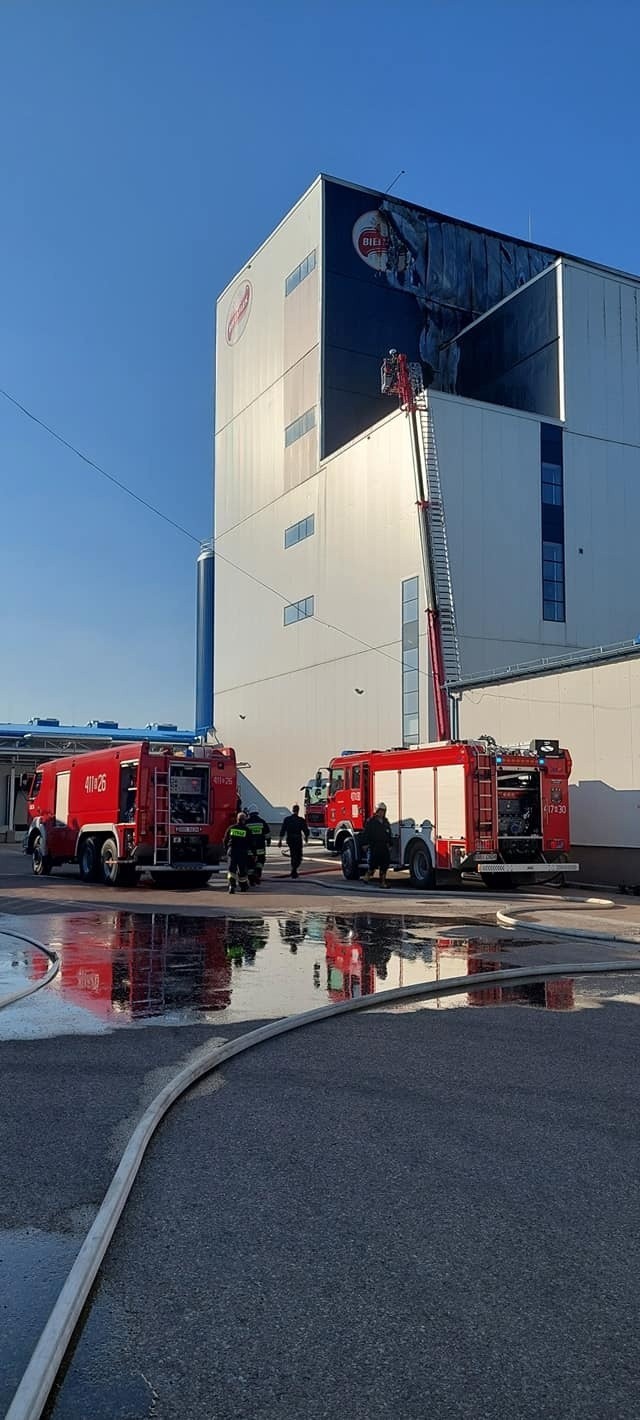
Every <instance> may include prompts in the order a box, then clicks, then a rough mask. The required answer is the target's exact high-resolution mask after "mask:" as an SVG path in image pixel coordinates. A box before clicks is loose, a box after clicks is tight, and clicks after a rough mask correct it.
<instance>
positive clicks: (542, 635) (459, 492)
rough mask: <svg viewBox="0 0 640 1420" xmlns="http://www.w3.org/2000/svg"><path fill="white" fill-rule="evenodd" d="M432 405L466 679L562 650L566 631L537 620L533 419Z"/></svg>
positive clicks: (536, 428) (433, 398)
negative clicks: (552, 648)
mask: <svg viewBox="0 0 640 1420" xmlns="http://www.w3.org/2000/svg"><path fill="white" fill-rule="evenodd" d="M430 403H431V408H432V412H433V419H434V428H435V434H436V441H437V446H438V458H439V463H440V476H441V480H442V488H443V495H444V504H445V514H446V522H447V536H448V541H449V552H450V558H451V569H452V578H453V594H454V601H455V608H456V617H457V623H458V631H459V635H460V640H461V651H462V666H463V672H464V673H466V674H472V673H476V672H481V671H483V670H490V669H493V668H495V667H496V666H499V665H504V664H505V661H506V660H511V659H514V658H515V659H516V660H525V659H527V657H533V656H535V655H536V654H537V653H538V654H539V653H541V651H542V648H545V647H546V648H548V646H549V645H552V646H555V645H558V644H560V645H562V644H564V642H565V641H566V630H565V627H564V626H562V625H557V624H555V623H550V622H544V621H543V620H542V541H541V501H540V423H539V421H538V419H536V418H534V417H532V416H530V415H526V414H520V413H515V412H513V411H511V410H508V411H507V410H500V409H496V408H492V407H490V406H488V405H482V404H479V403H476V402H474V401H471V400H461V399H454V398H452V397H451V396H446V395H441V394H431V395H430ZM507 648H508V649H507ZM538 648H540V651H538Z"/></svg>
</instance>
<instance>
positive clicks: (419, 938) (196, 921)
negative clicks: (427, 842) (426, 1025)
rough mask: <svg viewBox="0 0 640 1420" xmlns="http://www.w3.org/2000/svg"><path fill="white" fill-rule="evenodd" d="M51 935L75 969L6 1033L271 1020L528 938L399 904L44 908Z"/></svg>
mask: <svg viewBox="0 0 640 1420" xmlns="http://www.w3.org/2000/svg"><path fill="white" fill-rule="evenodd" d="M38 935H39V936H40V937H41V938H42V940H43V941H45V942H46V943H47V944H48V945H50V946H52V947H53V948H54V949H55V950H56V951H57V952H58V953H59V954H60V957H61V963H62V964H61V970H60V973H59V975H58V977H57V978H56V980H55V981H54V982H53V983H52V985H51V986H49V987H48V988H47V989H46V990H45V991H42V992H38V993H37V994H36V995H35V996H34V997H31V998H29V1000H27V1001H25V1002H23V1003H20V1004H18V1005H16V1006H11V1007H9V1008H7V1010H6V1011H4V1012H2V1015H0V1038H2V1039H5V1040H6V1039H12V1038H13V1039H15V1038H27V1037H37V1036H49V1035H59V1034H69V1033H72V1034H75V1033H84V1034H86V1033H93V1032H100V1031H104V1030H113V1029H117V1028H119V1027H127V1026H132V1025H145V1024H147V1025H148V1024H169V1025H176V1024H191V1025H192V1024H206V1023H208V1022H211V1021H213V1020H215V1021H216V1022H220V1020H222V1021H227V1022H234V1023H235V1022H239V1021H244V1020H257V1019H270V1018H274V1017H277V1016H281V1015H286V1014H291V1013H293V1012H296V1011H303V1010H308V1009H310V1008H312V1007H314V1006H320V1005H323V1004H324V1003H326V1002H327V1001H334V1002H337V1001H344V1000H348V999H351V998H354V997H357V996H362V995H369V994H372V993H376V992H379V991H384V990H386V989H388V988H390V987H397V986H406V985H411V984H414V983H418V982H423V981H426V982H437V981H439V980H444V979H446V978H449V977H452V976H468V977H470V978H471V977H473V976H477V975H478V974H479V973H480V972H491V971H495V970H497V969H498V968H500V967H511V966H518V965H519V964H521V960H522V959H521V958H520V959H519V956H518V951H517V946H518V945H519V944H518V943H517V941H516V940H515V939H514V938H505V937H502V938H500V937H498V935H497V934H494V936H493V938H492V937H490V935H489V934H488V933H487V934H486V935H484V936H480V935H474V936H472V935H466V934H465V930H464V927H462V926H460V927H457V928H452V929H451V931H450V932H449V933H448V934H447V935H443V934H442V932H440V934H438V933H437V929H434V928H433V927H432V926H430V925H429V924H428V923H425V921H424V919H423V918H421V917H413V916H410V915H404V914H393V913H392V914H389V915H387V916H380V915H379V914H373V913H372V914H366V913H355V914H346V915H342V914H341V915H336V914H327V913H322V912H314V911H308V912H305V911H297V910H296V911H292V912H290V913H288V914H284V913H282V914H280V915H277V916H276V915H273V916H264V915H257V914H256V915H251V916H249V915H247V916H244V917H236V916H234V917H231V916H229V917H222V916H217V917H212V916H207V917H198V916H193V917H192V916H185V915H183V914H178V913H158V912H155V913H141V912H127V911H117V912H91V913H72V914H58V915H55V916H53V915H52V916H42V917H41V918H40V919H39V925H38ZM18 945H19V944H15V946H16V951H15V952H14V955H13V957H11V960H12V961H13V960H14V959H15V962H16V965H11V966H8V967H7V970H8V971H12V972H14V973H15V976H14V978H13V979H17V977H18V976H19V974H20V972H22V979H37V978H38V976H42V975H43V974H44V972H45V971H46V969H47V961H46V958H45V957H44V956H42V955H41V954H40V953H38V952H33V953H32V954H30V953H28V952H26V953H25V951H24V948H23V947H22V945H20V950H19V952H18V950H17V947H18ZM4 960H5V963H6V962H8V961H9V960H10V957H9V956H6V955H5V958H4ZM638 986H639V989H640V982H639V983H638ZM585 989H586V991H587V994H588V991H589V988H588V987H587V988H585ZM616 989H622V988H621V987H620V988H616ZM580 990H581V992H582V994H583V995H584V991H583V988H582V987H581V988H580ZM612 990H613V988H612ZM425 1004H427V1003H425ZM429 1004H430V1005H431V1006H432V1007H433V1008H435V1009H442V1008H444V1007H452V1006H457V1007H460V1006H462V1005H464V1006H466V1005H468V1006H473V1007H475V1008H479V1007H481V1006H496V1005H508V1004H519V1005H528V1006H534V1007H543V1008H547V1009H553V1010H565V1011H566V1010H569V1009H571V1008H572V1006H574V1005H575V1004H576V987H575V984H574V983H573V982H572V981H571V980H569V979H567V980H563V981H551V982H547V983H535V984H534V985H530V986H525V985H520V984H518V985H515V986H499V985H496V987H495V988H494V987H492V986H491V985H490V984H487V985H486V986H484V987H482V988H481V989H480V990H477V991H469V992H468V993H467V992H463V993H462V994H460V995H458V996H453V997H441V998H436V999H435V1000H433V1001H431V1002H430V1003H429Z"/></svg>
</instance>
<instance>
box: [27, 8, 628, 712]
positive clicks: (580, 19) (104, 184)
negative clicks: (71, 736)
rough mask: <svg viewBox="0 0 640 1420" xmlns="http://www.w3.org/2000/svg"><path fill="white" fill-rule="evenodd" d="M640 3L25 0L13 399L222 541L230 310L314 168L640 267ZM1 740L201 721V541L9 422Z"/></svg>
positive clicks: (197, 529) (186, 522) (200, 533)
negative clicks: (217, 509)
mask: <svg viewBox="0 0 640 1420" xmlns="http://www.w3.org/2000/svg"><path fill="white" fill-rule="evenodd" d="M639 40H640V18H639V16H638V12H637V7H636V6H635V5H634V4H633V3H632V0H629V3H628V4H627V3H621V0H613V2H612V3H609V4H608V5H607V6H606V7H605V6H602V5H601V4H599V3H592V0H557V3H553V0H540V3H539V4H537V5H536V6H534V5H531V4H528V3H524V0H504V3H495V0H483V3H482V4H480V3H479V0H431V3H429V0H423V3H422V4H419V5H415V6H413V7H409V6H401V7H399V6H395V5H391V4H389V3H388V0H387V3H386V4H381V3H379V0H370V3H368V4H365V3H360V0H358V2H357V3H354V2H353V0H342V3H341V4H339V3H335V0H329V3H324V4H323V5H322V6H320V5H314V6H311V5H304V4H294V3H290V0H272V3H271V4H270V5H267V4H265V3H261V4H256V3H254V0H249V3H245V4H244V5H241V6H240V5H230V4H226V3H225V4H223V3H221V0H220V3H214V0H3V3H2V5H1V6H0V126H1V131H2V145H1V149H0V154H1V157H0V162H1V167H2V172H1V187H0V191H1V194H2V208H1V213H2V215H1V218H0V292H1V298H0V312H1V319H0V385H2V386H3V387H4V388H6V389H8V390H9V391H10V392H11V393H12V394H13V395H15V397H16V398H17V399H19V400H20V401H21V402H22V403H24V404H25V405H27V406H28V407H30V408H31V409H33V410H34V411H35V412H36V413H37V414H38V415H39V416H40V417H41V418H42V419H44V420H45V421H46V422H47V423H49V424H51V425H53V426H54V427H55V428H56V429H58V430H59V431H60V433H61V434H63V435H64V437H65V438H67V439H69V440H70V441H71V442H72V443H75V444H76V445H78V446H79V447H80V448H81V449H83V450H84V451H85V452H86V453H87V454H89V455H90V456H91V457H92V458H94V459H95V460H97V462H99V463H101V464H103V465H104V466H105V467H106V468H107V469H109V471H110V472H112V473H113V474H114V475H115V476H116V477H119V478H121V479H122V480H124V481H125V482H128V483H130V484H131V485H132V486H133V487H134V488H135V489H136V490H137V491H138V492H139V493H140V494H141V495H142V496H143V497H146V498H148V499H150V500H151V501H152V502H154V503H157V504H158V505H159V506H160V507H161V508H163V509H164V510H165V511H166V512H167V513H168V514H169V515H171V516H174V517H175V518H176V520H177V521H178V522H179V523H181V524H182V525H183V526H185V527H186V528H188V529H189V530H191V531H192V532H193V533H194V535H195V536H196V537H198V538H206V537H208V536H209V535H210V531H211V504H212V496H211V495H212V405H213V382H212V368H213V309H214V302H215V298H216V294H217V292H218V291H219V290H220V289H221V288H222V287H223V286H224V285H225V284H226V282H227V281H228V280H229V279H230V277H231V276H232V275H233V274H234V272H235V270H236V269H237V268H238V267H239V266H241V265H242V264H243V262H244V261H245V260H246V258H247V257H248V256H249V255H250V253H251V251H252V250H253V249H254V248H255V247H256V246H257V245H258V244H259V243H260V242H261V241H262V240H263V239H264V237H265V236H266V235H267V234H268V232H269V231H270V230H271V228H272V227H273V226H274V225H275V224H276V222H277V221H278V220H279V219H280V217H281V216H282V215H283V213H284V212H285V211H286V210H287V208H288V207H289V206H290V205H291V204H292V202H293V201H294V200H295V199H296V198H297V197H298V196H299V195H300V193H301V192H302V191H303V190H304V189H305V188H306V187H307V186H308V185H309V183H310V182H311V181H312V180H313V178H314V177H315V175H316V174H317V172H319V171H325V172H329V173H333V174H335V175H337V176H340V177H344V178H347V179H349V180H352V181H354V182H358V183H362V184H364V185H370V186H372V187H381V188H385V187H386V186H387V185H388V184H389V183H390V182H391V181H392V179H393V178H394V176H395V174H396V173H397V172H398V170H399V169H400V168H405V169H406V175H405V176H404V177H403V178H401V180H400V182H399V183H398V184H397V185H396V187H395V188H394V192H395V193H396V194H397V195H398V196H403V197H407V198H410V199H414V200H415V201H417V202H420V203H422V204H424V205H426V206H431V207H434V208H436V209H439V210H441V211H445V212H451V213H453V214H455V215H457V216H460V217H466V218H469V219H470V220H472V221H475V222H478V223H482V224H486V225H487V226H490V227H496V228H498V229H500V230H504V231H506V232H509V233H512V234H514V235H522V236H526V234H527V225H528V217H529V212H531V216H532V226H533V237H534V240H537V241H539V242H542V243H546V244H548V245H550V246H557V247H559V248H561V249H566V250H568V251H571V252H574V253H576V254H583V255H586V256H589V257H591V258H593V259H594V260H597V261H602V262H606V263H608V264H610V265H614V266H620V267H623V268H625V269H626V270H630V271H639V270H640V251H639V249H638V248H639V243H638V216H639V210H638V209H639V205H640V200H639V198H638V182H637V177H636V175H635V174H636V169H637V146H638V127H639V122H638V108H637V53H638V41H639ZM0 478H1V487H2V501H1V505H0V506H1V509H2V515H1V516H2V522H1V532H0V546H1V557H0V719H13V720H18V719H23V718H26V717H28V716H29V715H32V714H40V715H51V714H57V715H59V716H60V717H61V718H62V719H68V720H75V721H79V722H82V721H85V720H88V719H90V718H93V717H94V716H105V717H113V718H114V719H118V720H119V721H120V723H122V724H125V723H143V724H144V723H146V722H147V720H155V719H159V720H167V719H172V720H175V719H177V720H178V721H179V722H180V723H181V724H191V723H192V715H193V661H194V645H193V640H194V638H193V627H194V586H195V556H196V554H197V547H196V546H195V544H194V543H192V542H190V541H189V540H188V539H187V538H185V537H182V536H180V535H179V534H178V533H176V532H174V531H172V530H171V529H170V528H168V527H167V526H166V525H165V524H163V523H162V522H160V521H159V520H157V519H155V518H154V517H152V516H151V515H150V514H149V513H147V512H145V511H144V510H143V509H142V508H140V507H138V506H137V505H136V504H135V503H133V502H132V501H131V500H129V499H127V498H126V497H124V496H123V495H122V494H120V493H119V492H118V491H117V490H116V489H114V488H112V487H110V486H109V485H108V484H106V483H105V482H104V481H103V480H102V479H100V478H99V477H98V476H97V475H95V474H93V473H92V472H90V470H89V469H87V468H86V467H85V466H84V465H83V464H82V463H80V462H79V461H78V460H77V459H75V458H74V457H73V456H72V455H71V454H70V453H68V452H66V451H65V450H63V449H61V448H60V447H59V446H58V445H57V444H56V443H55V442H54V441H53V440H51V439H50V438H49V437H48V436H47V435H46V434H45V433H44V432H43V431H41V430H39V429H38V428H36V427H35V426H34V425H33V424H31V423H30V422H29V421H28V420H26V419H25V418H24V416H23V415H21V414H20V413H19V412H18V411H17V410H15V409H14V408H13V407H12V406H10V405H9V404H7V403H6V401H5V400H3V399H0Z"/></svg>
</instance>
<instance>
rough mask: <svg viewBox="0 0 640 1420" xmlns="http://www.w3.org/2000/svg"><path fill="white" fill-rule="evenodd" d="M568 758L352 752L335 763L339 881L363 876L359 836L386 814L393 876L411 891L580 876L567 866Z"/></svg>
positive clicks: (334, 844) (553, 750) (333, 842)
mask: <svg viewBox="0 0 640 1420" xmlns="http://www.w3.org/2000/svg"><path fill="white" fill-rule="evenodd" d="M570 773H571V757H570V755H569V754H568V752H567V750H565V749H561V748H560V746H559V744H558V742H557V740H534V741H532V743H531V744H530V745H527V746H523V745H517V746H511V747H500V746H498V745H496V744H495V742H494V741H493V740H491V739H490V738H488V737H487V738H486V739H481V740H478V741H472V740H457V741H451V742H449V743H444V744H442V743H439V744H435V745H424V746H422V747H421V748H417V749H391V750H368V751H353V752H350V753H349V754H347V755H345V754H343V755H340V756H339V757H338V758H337V759H334V760H332V761H331V779H330V783H329V801H328V805H327V847H328V848H329V849H330V850H331V851H333V852H335V853H339V854H340V855H341V857H342V871H343V873H344V876H345V878H349V879H354V878H358V877H359V876H360V871H361V866H362V864H363V849H362V846H361V840H362V830H363V828H364V825H365V823H366V821H367V819H368V818H369V816H370V814H372V813H373V811H374V809H375V807H376V804H379V803H381V802H383V803H385V804H386V806H387V818H388V819H389V822H390V824H391V831H392V846H391V866H392V868H393V869H394V870H396V871H401V870H402V869H405V868H408V870H409V875H410V877H411V881H412V883H413V884H414V886H415V887H419V888H431V887H434V886H435V883H436V874H449V875H451V874H456V875H457V876H458V877H459V876H461V875H462V874H474V875H475V876H480V877H481V878H482V880H483V882H485V883H486V884H487V885H488V886H491V887H499V886H503V887H506V886H509V887H513V886H515V885H516V884H517V883H518V882H520V881H523V882H529V883H531V882H532V881H536V880H545V879H548V878H549V877H550V876H551V875H552V874H558V873H563V874H564V873H567V872H577V870H578V865H577V863H569V861H568V853H569V846H570V838H569V775H570Z"/></svg>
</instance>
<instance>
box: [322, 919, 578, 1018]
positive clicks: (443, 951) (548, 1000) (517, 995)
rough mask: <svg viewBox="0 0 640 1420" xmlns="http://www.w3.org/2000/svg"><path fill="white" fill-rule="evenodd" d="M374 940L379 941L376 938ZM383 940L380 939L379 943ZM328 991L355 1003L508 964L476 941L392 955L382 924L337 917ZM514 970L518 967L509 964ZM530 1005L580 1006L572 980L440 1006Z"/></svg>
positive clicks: (498, 990)
mask: <svg viewBox="0 0 640 1420" xmlns="http://www.w3.org/2000/svg"><path fill="white" fill-rule="evenodd" d="M382 932H383V933H384V935H385V937H386V939H387V940H393V937H394V934H393V932H389V924H388V923H387V924H386V926H384V925H383V926H382ZM372 938H373V939H372ZM376 938H377V940H376ZM325 948H326V962H327V992H328V995H329V997H330V999H331V1000H332V1001H349V1000H353V999H355V998H356V997H359V996H372V995H375V993H376V992H377V991H386V990H388V989H389V988H391V987H397V986H409V985H413V984H417V983H419V982H434V983H435V982H438V981H442V980H445V979H446V980H449V979H450V978H451V977H456V976H469V977H473V976H476V975H480V974H481V973H482V974H485V973H487V972H492V971H500V970H501V969H502V968H504V967H506V966H507V962H506V961H501V960H500V959H499V958H498V957H496V956H492V955H488V954H487V944H486V942H482V941H481V940H480V939H479V938H475V937H437V938H436V939H435V941H434V942H433V943H432V944H431V943H430V944H429V946H428V948H426V949H425V948H423V950H422V952H421V953H417V952H413V953H411V954H410V955H407V954H405V953H403V952H392V951H391V950H390V949H389V948H388V947H385V946H384V945H383V943H382V940H381V924H380V920H379V919H378V920H376V918H375V917H370V918H368V919H366V920H365V921H363V919H362V918H361V917H359V918H358V926H357V928H356V927H354V925H353V919H351V920H349V919H347V918H344V919H342V918H339V917H336V918H333V919H331V920H330V922H329V924H328V925H327V928H326V931H325ZM509 965H512V963H509ZM461 1001H464V1003H465V1004H466V1005H469V1006H497V1005H507V1004H511V1005H523V1006H525V1005H528V1006H542V1007H545V1008H546V1009H548V1010H554V1011H569V1010H571V1009H572V1007H573V1004H574V984H573V981H572V980H571V979H565V978H562V979H557V980H555V981H537V982H530V983H528V984H524V983H523V984H521V983H518V982H516V983H511V984H508V985H503V986H495V987H490V986H484V987H480V988H478V990H475V991H474V990H471V991H469V992H468V993H467V995H466V996H465V995H464V993H462V992H461V993H459V994H457V995H455V996H450V997H443V998H442V1001H441V1002H440V1001H437V1004H442V1005H447V1006H456V1005H458V1006H459V1005H460V1004H461Z"/></svg>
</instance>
